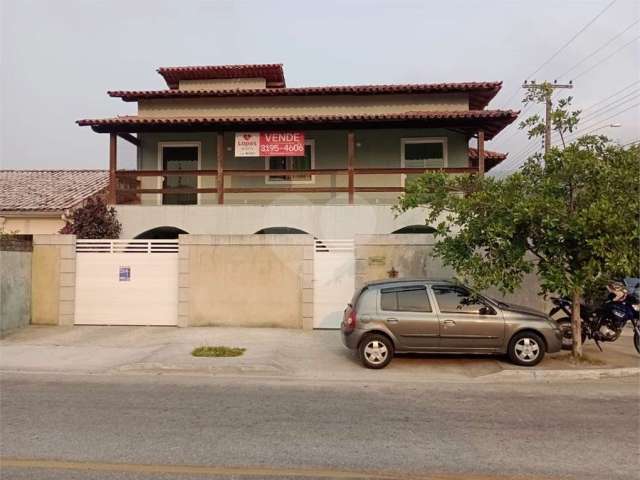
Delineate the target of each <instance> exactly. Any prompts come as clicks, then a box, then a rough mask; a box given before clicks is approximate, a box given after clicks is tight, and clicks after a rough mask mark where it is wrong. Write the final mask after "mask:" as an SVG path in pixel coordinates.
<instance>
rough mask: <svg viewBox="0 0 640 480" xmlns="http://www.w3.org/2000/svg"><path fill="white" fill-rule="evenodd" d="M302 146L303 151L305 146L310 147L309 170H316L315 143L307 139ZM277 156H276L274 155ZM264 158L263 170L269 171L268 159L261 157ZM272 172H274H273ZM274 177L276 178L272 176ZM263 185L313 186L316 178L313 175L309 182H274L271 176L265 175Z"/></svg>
mask: <svg viewBox="0 0 640 480" xmlns="http://www.w3.org/2000/svg"><path fill="white" fill-rule="evenodd" d="M304 146H305V149H306V147H307V146H311V169H312V170H313V169H315V168H316V141H315V140H313V139H309V140H305V141H304ZM274 156H277V155H274ZM263 158H264V169H265V170H270V169H269V158H270V157H263ZM273 171H274V172H275V171H276V170H273ZM274 176H276V175H275V174H274ZM264 183H265V184H266V185H296V184H299V185H300V184H307V185H308V184H313V183H316V176H315V175H311V179H310V180H275V179H272V178H271V176H269V175H266V176H265V177H264Z"/></svg>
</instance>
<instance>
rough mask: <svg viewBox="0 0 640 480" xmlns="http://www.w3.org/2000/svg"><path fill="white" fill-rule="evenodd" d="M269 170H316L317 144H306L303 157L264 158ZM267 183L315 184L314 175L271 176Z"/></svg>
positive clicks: (310, 142) (306, 142) (308, 142)
mask: <svg viewBox="0 0 640 480" xmlns="http://www.w3.org/2000/svg"><path fill="white" fill-rule="evenodd" d="M264 160H265V168H266V169H267V170H311V169H313V168H315V143H314V141H313V140H307V141H305V142H304V156H303V157H264ZM265 181H266V183H313V182H314V181H315V177H314V176H313V175H269V176H268V177H267V178H266V180H265Z"/></svg>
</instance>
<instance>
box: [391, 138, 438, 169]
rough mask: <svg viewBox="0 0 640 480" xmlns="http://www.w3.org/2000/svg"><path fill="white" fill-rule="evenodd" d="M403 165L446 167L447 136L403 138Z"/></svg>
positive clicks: (411, 166) (410, 166)
mask: <svg viewBox="0 0 640 480" xmlns="http://www.w3.org/2000/svg"><path fill="white" fill-rule="evenodd" d="M401 150H402V157H401V159H402V166H403V167H406V168H444V167H446V166H447V139H446V138H440V137H438V138H435V137H434V138H429V137H426V138H403V139H402V140H401Z"/></svg>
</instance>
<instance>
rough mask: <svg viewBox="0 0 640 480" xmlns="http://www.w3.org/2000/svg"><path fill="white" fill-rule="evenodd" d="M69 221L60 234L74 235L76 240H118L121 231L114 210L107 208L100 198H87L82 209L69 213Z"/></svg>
mask: <svg viewBox="0 0 640 480" xmlns="http://www.w3.org/2000/svg"><path fill="white" fill-rule="evenodd" d="M70 220H71V221H69V220H67V222H66V224H65V226H64V227H62V229H61V230H60V233H66V234H74V235H76V236H77V237H78V238H118V237H119V236H120V231H121V230H122V225H121V224H120V222H119V221H118V218H117V213H116V209H115V208H113V207H107V205H106V204H105V203H104V202H103V201H102V200H101V199H100V198H97V199H95V200H94V199H92V198H89V199H88V200H87V202H86V203H85V205H84V206H83V207H80V208H77V209H75V210H74V211H73V212H72V213H71V217H70Z"/></svg>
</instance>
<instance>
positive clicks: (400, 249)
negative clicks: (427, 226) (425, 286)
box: [355, 234, 454, 287]
mask: <svg viewBox="0 0 640 480" xmlns="http://www.w3.org/2000/svg"><path fill="white" fill-rule="evenodd" d="M435 243H436V241H435V239H434V237H433V235H428V234H389V235H356V236H355V248H356V286H357V287H359V286H361V285H362V284H363V283H364V282H368V281H372V280H380V279H384V278H389V276H390V275H389V273H390V272H391V271H392V270H393V271H395V272H397V276H398V277H407V278H408V277H415V278H428V279H433V280H441V279H448V278H451V277H452V276H453V275H454V272H453V270H451V269H449V268H445V267H443V266H442V262H440V260H438V259H437V258H434V257H433V256H432V253H433V247H434V245H435Z"/></svg>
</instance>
